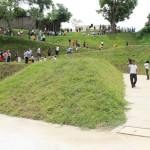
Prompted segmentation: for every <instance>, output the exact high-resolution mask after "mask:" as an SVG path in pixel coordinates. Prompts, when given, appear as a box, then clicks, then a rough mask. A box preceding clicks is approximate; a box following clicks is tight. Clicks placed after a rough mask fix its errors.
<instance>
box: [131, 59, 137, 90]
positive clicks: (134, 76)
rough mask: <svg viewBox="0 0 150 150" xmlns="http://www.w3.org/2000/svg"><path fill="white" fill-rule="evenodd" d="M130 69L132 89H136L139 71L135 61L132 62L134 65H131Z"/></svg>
mask: <svg viewBox="0 0 150 150" xmlns="http://www.w3.org/2000/svg"><path fill="white" fill-rule="evenodd" d="M129 69H130V81H131V86H132V88H134V87H135V85H136V82H137V69H138V67H137V65H136V64H135V60H132V64H129Z"/></svg>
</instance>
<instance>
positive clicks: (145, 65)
mask: <svg viewBox="0 0 150 150" xmlns="http://www.w3.org/2000/svg"><path fill="white" fill-rule="evenodd" d="M144 67H145V69H146V76H147V80H149V74H148V71H149V61H146V62H145V63H144Z"/></svg>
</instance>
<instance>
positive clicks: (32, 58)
mask: <svg viewBox="0 0 150 150" xmlns="http://www.w3.org/2000/svg"><path fill="white" fill-rule="evenodd" d="M31 60H32V63H34V56H33V55H31Z"/></svg>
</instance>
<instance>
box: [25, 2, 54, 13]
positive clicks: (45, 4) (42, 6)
mask: <svg viewBox="0 0 150 150" xmlns="http://www.w3.org/2000/svg"><path fill="white" fill-rule="evenodd" d="M22 1H26V2H27V3H28V4H29V5H34V4H36V5H38V7H39V12H43V11H44V9H45V8H46V9H50V6H52V5H53V1H52V0H22Z"/></svg>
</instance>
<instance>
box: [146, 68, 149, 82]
mask: <svg viewBox="0 0 150 150" xmlns="http://www.w3.org/2000/svg"><path fill="white" fill-rule="evenodd" d="M148 71H149V70H148V69H146V75H147V80H149V74H148Z"/></svg>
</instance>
